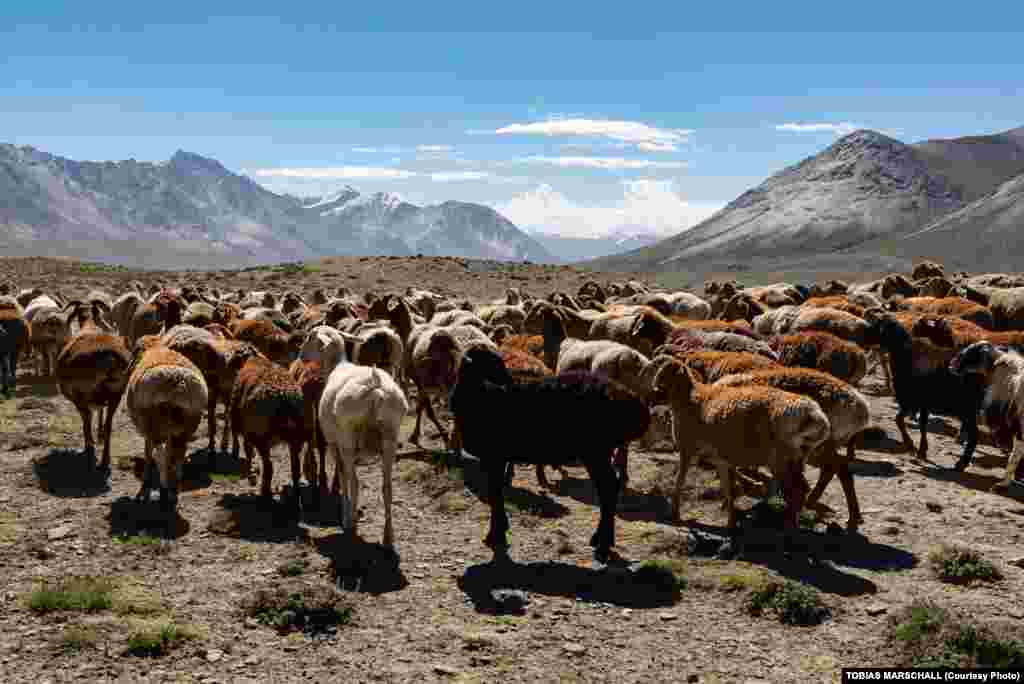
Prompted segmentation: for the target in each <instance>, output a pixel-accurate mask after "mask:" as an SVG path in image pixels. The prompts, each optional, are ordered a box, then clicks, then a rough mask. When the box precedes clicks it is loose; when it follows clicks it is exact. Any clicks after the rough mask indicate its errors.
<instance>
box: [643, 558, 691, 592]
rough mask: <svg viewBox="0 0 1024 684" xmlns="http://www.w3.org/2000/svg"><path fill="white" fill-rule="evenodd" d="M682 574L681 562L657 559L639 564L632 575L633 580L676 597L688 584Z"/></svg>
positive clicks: (683, 567)
mask: <svg viewBox="0 0 1024 684" xmlns="http://www.w3.org/2000/svg"><path fill="white" fill-rule="evenodd" d="M684 572H685V566H684V565H683V563H682V562H681V561H677V560H670V559H663V558H658V559H651V560H646V561H644V562H643V563H641V564H640V567H638V568H637V569H636V571H635V572H634V573H633V579H634V580H635V581H636V582H638V583H641V584H647V585H650V586H652V587H654V588H655V589H657V590H658V591H659V592H662V593H665V594H671V595H672V596H678V595H679V594H681V593H682V592H683V591H684V590H685V589H686V587H687V584H688V582H687V579H686V575H685V574H684Z"/></svg>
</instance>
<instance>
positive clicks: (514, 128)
mask: <svg viewBox="0 0 1024 684" xmlns="http://www.w3.org/2000/svg"><path fill="white" fill-rule="evenodd" d="M467 133H469V131H467ZM474 133H476V131H474ZM493 133H494V134H495V135H544V136H549V137H550V136H587V137H594V138H607V139H609V140H615V141H617V142H621V143H626V144H629V145H636V146H637V147H640V149H643V150H646V151H648V152H655V151H656V152H674V151H676V150H678V149H679V148H678V145H679V144H681V143H684V142H686V141H687V140H688V139H689V137H690V136H691V135H692V134H693V130H691V129H687V128H656V127H654V126H649V125H647V124H645V123H641V122H639V121H604V120H600V119H581V118H573V119H549V120H547V121H535V122H533V123H514V124H509V125H507V126H502V127H501V128H499V129H497V130H495V131H493Z"/></svg>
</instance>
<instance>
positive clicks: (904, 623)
mask: <svg viewBox="0 0 1024 684" xmlns="http://www.w3.org/2000/svg"><path fill="white" fill-rule="evenodd" d="M889 639H890V641H891V642H892V643H894V644H895V646H896V648H897V649H898V651H899V655H898V657H897V661H898V662H897V664H898V665H900V666H904V667H925V668H933V667H957V668H978V667H983V668H997V669H1020V668H1022V667H1024V638H1022V634H1021V630H1020V629H1019V628H1016V629H1015V631H1014V632H1012V633H1010V632H1008V631H1007V630H1006V629H1005V628H997V627H994V626H987V625H979V624H976V623H973V622H971V621H969V620H966V619H964V618H962V617H961V616H959V615H956V614H954V613H953V612H951V611H948V610H946V609H944V608H941V607H939V606H937V605H935V604H933V603H928V602H923V601H918V602H915V603H913V604H911V605H910V606H907V607H906V608H905V609H903V610H902V611H900V612H898V613H896V614H895V615H893V616H892V618H890V623H889Z"/></svg>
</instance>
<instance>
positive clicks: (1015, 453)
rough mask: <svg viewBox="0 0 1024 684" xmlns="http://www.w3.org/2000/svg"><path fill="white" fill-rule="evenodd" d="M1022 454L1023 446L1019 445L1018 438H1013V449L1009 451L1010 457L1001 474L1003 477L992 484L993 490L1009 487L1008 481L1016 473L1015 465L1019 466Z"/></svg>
mask: <svg viewBox="0 0 1024 684" xmlns="http://www.w3.org/2000/svg"><path fill="white" fill-rule="evenodd" d="M1022 455H1024V446H1022V445H1021V441H1020V440H1019V439H1016V438H1014V440H1013V449H1012V450H1011V451H1010V457H1009V458H1008V459H1007V461H1006V474H1005V475H1003V479H1002V480H1001V481H999V482H997V483H995V484H994V485H992V489H994V490H997V491H998V490H1005V489H1008V488H1009V487H1010V483H1011V482H1012V481H1013V478H1014V477H1016V475H1017V467H1018V466H1020V461H1021V456H1022Z"/></svg>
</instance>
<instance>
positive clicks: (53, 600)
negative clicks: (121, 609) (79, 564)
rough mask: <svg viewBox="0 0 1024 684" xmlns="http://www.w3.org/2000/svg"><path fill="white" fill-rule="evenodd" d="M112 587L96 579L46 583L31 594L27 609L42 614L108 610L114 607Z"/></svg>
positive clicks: (88, 578) (84, 578) (75, 579)
mask: <svg viewBox="0 0 1024 684" xmlns="http://www.w3.org/2000/svg"><path fill="white" fill-rule="evenodd" d="M113 588H114V587H113V584H112V583H111V582H110V581H109V580H107V579H103V578H96V577H69V578H66V579H64V580H61V581H59V582H57V583H53V584H51V583H50V582H46V581H44V582H43V585H42V586H41V587H40V588H39V589H37V590H36V591H34V592H32V595H31V596H30V597H29V601H28V607H29V609H31V610H32V611H33V612H35V613H40V614H42V613H53V612H59V611H75V612H84V613H91V612H95V611H99V610H109V609H110V607H111V605H112V604H113V597H112V592H113Z"/></svg>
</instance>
